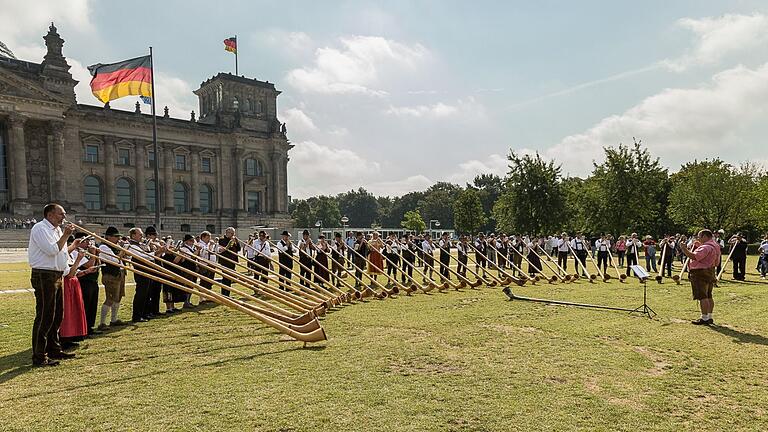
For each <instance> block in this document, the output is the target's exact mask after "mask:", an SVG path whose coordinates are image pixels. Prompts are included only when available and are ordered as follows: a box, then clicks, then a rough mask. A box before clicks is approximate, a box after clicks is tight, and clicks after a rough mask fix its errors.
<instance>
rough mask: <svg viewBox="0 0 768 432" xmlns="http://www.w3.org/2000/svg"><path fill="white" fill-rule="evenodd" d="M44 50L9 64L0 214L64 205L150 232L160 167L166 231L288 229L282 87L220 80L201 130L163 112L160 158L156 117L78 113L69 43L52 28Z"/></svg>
mask: <svg viewBox="0 0 768 432" xmlns="http://www.w3.org/2000/svg"><path fill="white" fill-rule="evenodd" d="M44 39H45V44H46V47H47V54H46V55H45V57H44V59H43V61H42V63H30V62H26V61H20V60H16V59H14V58H12V55H11V57H8V56H6V55H3V54H2V53H0V215H16V216H25V215H33V214H35V215H39V213H40V209H41V208H42V206H43V205H44V204H45V203H47V202H50V201H55V202H60V203H62V204H64V205H65V207H66V208H67V210H68V212H69V213H70V215H71V216H70V218H71V219H73V220H83V221H86V222H92V223H104V224H113V225H116V226H118V227H130V226H133V225H134V224H135V225H136V226H142V227H143V226H147V225H149V224H152V222H153V221H154V210H155V185H154V181H155V180H154V164H155V163H158V164H159V181H160V198H161V199H160V207H161V212H162V225H163V227H162V229H164V230H166V231H172V232H179V231H192V232H197V231H199V230H202V229H206V228H207V229H209V230H212V231H214V232H221V231H222V229H223V228H224V227H226V226H230V225H232V226H236V227H241V228H246V227H251V226H255V225H265V226H271V227H283V226H287V225H289V223H290V218H289V216H288V213H287V212H288V191H287V163H288V150H289V149H291V148H292V147H293V146H292V145H291V144H290V142H289V141H288V139H287V138H286V135H285V126H284V125H281V124H280V122H279V121H278V119H277V96H278V95H279V94H280V91H278V90H276V89H275V85H274V84H272V83H270V82H264V81H258V80H255V79H249V78H244V77H239V76H235V75H231V74H228V73H219V74H218V75H216V76H214V77H212V78H210V79H208V80H206V81H205V82H203V83H202V84H201V85H200V88H199V89H197V90H196V91H195V92H194V93H195V94H196V95H197V97H198V101H199V108H198V113H199V119H195V113H194V112H192V113H191V114H190V119H189V120H180V119H175V118H170V117H169V116H168V110H167V108H166V109H165V110H163V109H161V108H158V110H159V111H160V112H159V113H158V118H157V140H158V146H159V154H158V155H155V154H154V151H153V145H152V116H151V115H149V114H145V113H142V112H141V106H140V105H139V104H138V103H137V106H136V110H135V112H132V111H123V110H116V109H110V108H109V107H108V106H107V107H96V106H91V105H83V104H78V103H77V101H76V99H75V92H74V87H75V85H76V84H77V81H75V80H74V79H73V78H72V75H71V74H70V73H69V68H70V67H69V65H68V64H67V61H66V58H65V57H64V56H63V54H62V46H63V44H64V41H63V40H62V39H61V37H60V36H59V34H58V33H57V31H56V28H55V27H54V26H53V25H51V27H50V29H49V31H48V34H47V35H46V36H45V37H44ZM94 60H95V59H94ZM103 60H106V59H103ZM112 60H118V59H112ZM156 90H157V92H158V93H161V92H162V91H163V89H162V88H157V89H156ZM144 107H145V108H144V110H145V111H149V107H148V105H145V106H144ZM38 218H39V216H38Z"/></svg>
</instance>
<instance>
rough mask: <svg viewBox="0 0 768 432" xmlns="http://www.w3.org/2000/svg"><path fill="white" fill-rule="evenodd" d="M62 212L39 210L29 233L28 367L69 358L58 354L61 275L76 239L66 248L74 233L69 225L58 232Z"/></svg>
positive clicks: (77, 242) (55, 208) (49, 207)
mask: <svg viewBox="0 0 768 432" xmlns="http://www.w3.org/2000/svg"><path fill="white" fill-rule="evenodd" d="M64 216H66V212H65V211H64V208H63V207H62V206H60V205H58V204H48V205H46V206H45V208H44V209H43V220H42V221H40V222H38V223H36V224H35V226H33V227H32V231H31V232H30V234H29V251H28V253H29V266H30V267H32V277H31V279H32V280H31V282H32V288H34V290H35V322H34V324H33V326H32V364H33V365H35V366H56V365H57V364H59V362H58V361H57V360H60V359H68V358H72V357H74V356H75V355H74V354H68V353H65V352H63V351H62V349H61V344H60V342H59V327H60V326H61V320H62V318H63V316H64V291H63V288H62V276H63V275H64V269H66V268H67V260H68V258H69V253H70V252H71V251H73V250H74V249H76V248H77V247H78V246H79V245H80V239H77V240H75V241H74V242H73V243H72V244H71V245H70V246H69V247H67V239H68V238H69V236H70V235H71V234H72V233H73V232H74V228H73V227H72V225H67V226H66V227H64V229H63V230H62V229H61V226H60V225H61V224H62V223H63V222H64Z"/></svg>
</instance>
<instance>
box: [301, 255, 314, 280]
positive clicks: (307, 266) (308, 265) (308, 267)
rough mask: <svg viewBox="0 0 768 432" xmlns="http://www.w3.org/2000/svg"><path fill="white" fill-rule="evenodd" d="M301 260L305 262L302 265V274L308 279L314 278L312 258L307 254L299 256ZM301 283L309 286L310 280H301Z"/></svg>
mask: <svg viewBox="0 0 768 432" xmlns="http://www.w3.org/2000/svg"><path fill="white" fill-rule="evenodd" d="M299 262H300V263H302V264H304V265H303V266H299V267H301V271H300V273H299V274H300V275H301V276H303V277H305V278H307V279H308V280H312V275H313V273H312V259H311V258H309V257H306V256H301V257H299ZM299 283H300V284H302V285H304V286H307V287H308V286H309V282H306V281H305V280H304V279H301V280H299Z"/></svg>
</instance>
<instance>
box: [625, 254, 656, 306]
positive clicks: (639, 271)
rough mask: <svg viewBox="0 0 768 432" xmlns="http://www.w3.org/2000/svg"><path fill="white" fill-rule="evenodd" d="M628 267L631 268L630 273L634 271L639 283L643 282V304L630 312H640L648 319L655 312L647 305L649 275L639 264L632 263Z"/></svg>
mask: <svg viewBox="0 0 768 432" xmlns="http://www.w3.org/2000/svg"><path fill="white" fill-rule="evenodd" d="M630 268H631V269H632V273H634V274H635V276H636V277H637V279H638V280H640V283H641V284H643V304H642V305H641V306H638V307H637V308H635V309H634V310H632V312H630V313H634V312H640V313H641V314H643V315H647V316H648V319H652V318H653V316H654V315H657V313H656V312H655V311H654V310H653V309H651V307H650V306H648V287H647V285H646V283H647V282H648V278H649V277H651V275H650V274H648V272H647V271H645V269H644V268H642V267H641V266H639V265H633V266H631V267H630Z"/></svg>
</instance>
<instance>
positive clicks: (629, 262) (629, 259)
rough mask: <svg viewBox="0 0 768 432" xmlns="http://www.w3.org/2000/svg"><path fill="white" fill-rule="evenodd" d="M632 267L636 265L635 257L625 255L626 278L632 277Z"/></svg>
mask: <svg viewBox="0 0 768 432" xmlns="http://www.w3.org/2000/svg"><path fill="white" fill-rule="evenodd" d="M633 265H637V255H636V254H633V253H628V254H627V276H632V269H631V268H630V267H631V266H633Z"/></svg>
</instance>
